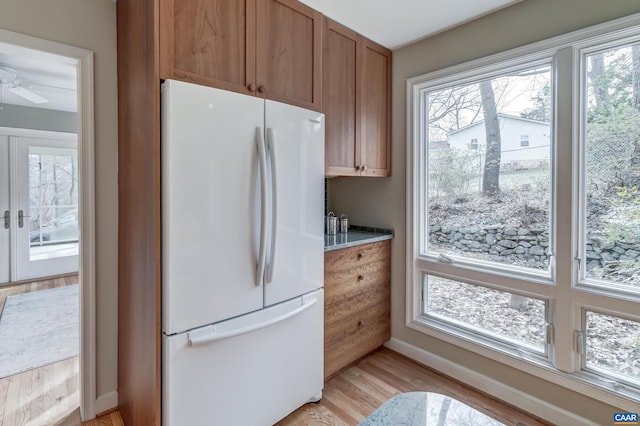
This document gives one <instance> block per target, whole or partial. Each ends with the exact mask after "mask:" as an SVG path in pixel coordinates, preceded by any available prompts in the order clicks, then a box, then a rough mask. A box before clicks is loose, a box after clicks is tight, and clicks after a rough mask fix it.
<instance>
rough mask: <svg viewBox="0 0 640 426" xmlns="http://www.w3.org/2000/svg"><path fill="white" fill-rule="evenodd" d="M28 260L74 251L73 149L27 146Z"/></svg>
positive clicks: (75, 167) (75, 175) (75, 171)
mask: <svg viewBox="0 0 640 426" xmlns="http://www.w3.org/2000/svg"><path fill="white" fill-rule="evenodd" d="M29 229H30V232H29V239H30V250H29V259H30V260H31V261H33V260H42V259H50V258H56V257H63V256H75V255H77V254H78V234H79V233H78V229H79V228H78V158H77V149H73V148H55V147H38V146H31V147H29Z"/></svg>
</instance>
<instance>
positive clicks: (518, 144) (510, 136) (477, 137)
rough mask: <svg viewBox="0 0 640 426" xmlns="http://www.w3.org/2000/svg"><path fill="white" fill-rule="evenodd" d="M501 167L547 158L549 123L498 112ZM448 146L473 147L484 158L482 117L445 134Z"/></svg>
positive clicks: (533, 165)
mask: <svg viewBox="0 0 640 426" xmlns="http://www.w3.org/2000/svg"><path fill="white" fill-rule="evenodd" d="M498 121H499V123H500V136H501V142H502V143H501V153H502V154H501V164H500V168H501V169H502V170H503V171H510V170H519V169H535V168H538V167H540V166H541V165H543V164H545V163H546V162H548V161H549V159H550V154H551V150H550V141H551V129H550V126H549V123H546V122H543V121H537V120H530V119H527V118H521V117H516V116H513V115H506V114H498ZM447 142H448V143H449V147H450V148H452V149H455V150H460V151H477V152H478V155H479V156H481V157H482V161H483V162H484V149H485V146H486V144H487V137H486V132H485V127H484V120H481V121H477V122H475V123H473V124H470V125H468V126H466V127H463V128H461V129H459V130H456V131H453V132H451V133H448V134H447Z"/></svg>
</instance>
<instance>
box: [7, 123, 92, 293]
mask: <svg viewBox="0 0 640 426" xmlns="http://www.w3.org/2000/svg"><path fill="white" fill-rule="evenodd" d="M21 130H22V131H21V132H18V131H16V130H15V129H14V130H12V129H11V128H0V170H3V173H2V176H1V177H0V211H2V213H3V222H4V223H3V225H4V226H3V231H2V232H0V245H1V246H2V249H0V251H1V252H2V253H3V254H6V255H4V256H2V257H0V262H1V264H0V285H3V284H5V285H6V284H8V283H15V282H18V281H25V280H38V279H41V278H45V277H52V276H56V275H62V274H73V273H77V272H78V248H79V218H80V217H79V210H78V184H79V182H78V164H77V163H78V149H77V138H76V135H75V134H72V133H59V132H44V131H40V130H27V129H21ZM19 133H22V134H24V135H26V136H17V135H16V134H19Z"/></svg>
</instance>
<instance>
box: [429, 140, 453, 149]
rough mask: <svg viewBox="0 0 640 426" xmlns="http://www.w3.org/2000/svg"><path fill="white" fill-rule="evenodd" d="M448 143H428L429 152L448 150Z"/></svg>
mask: <svg viewBox="0 0 640 426" xmlns="http://www.w3.org/2000/svg"><path fill="white" fill-rule="evenodd" d="M448 148H449V142H447V141H429V149H430V150H436V151H437V150H439V149H448Z"/></svg>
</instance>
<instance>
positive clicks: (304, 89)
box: [160, 0, 322, 111]
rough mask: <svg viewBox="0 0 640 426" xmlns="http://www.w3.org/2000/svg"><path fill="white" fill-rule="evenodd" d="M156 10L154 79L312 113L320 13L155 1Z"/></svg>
mask: <svg viewBox="0 0 640 426" xmlns="http://www.w3.org/2000/svg"><path fill="white" fill-rule="evenodd" d="M160 6H161V7H160V78H163V79H167V78H172V79H176V80H182V81H188V82H193V83H198V84H203V85H207V86H213V87H218V88H221V89H225V90H232V91H235V92H240V93H245V94H250V95H255V96H260V97H265V98H267V99H272V100H276V101H280V102H284V103H288V104H292V105H297V106H301V107H303V108H308V109H313V110H317V111H319V110H320V108H321V99H322V92H321V84H322V78H321V71H322V65H321V60H322V52H321V43H322V40H321V37H322V27H321V26H322V15H321V14H320V12H318V11H316V10H314V9H312V8H310V7H308V6H306V5H304V4H302V3H300V2H298V1H297V0H160Z"/></svg>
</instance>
